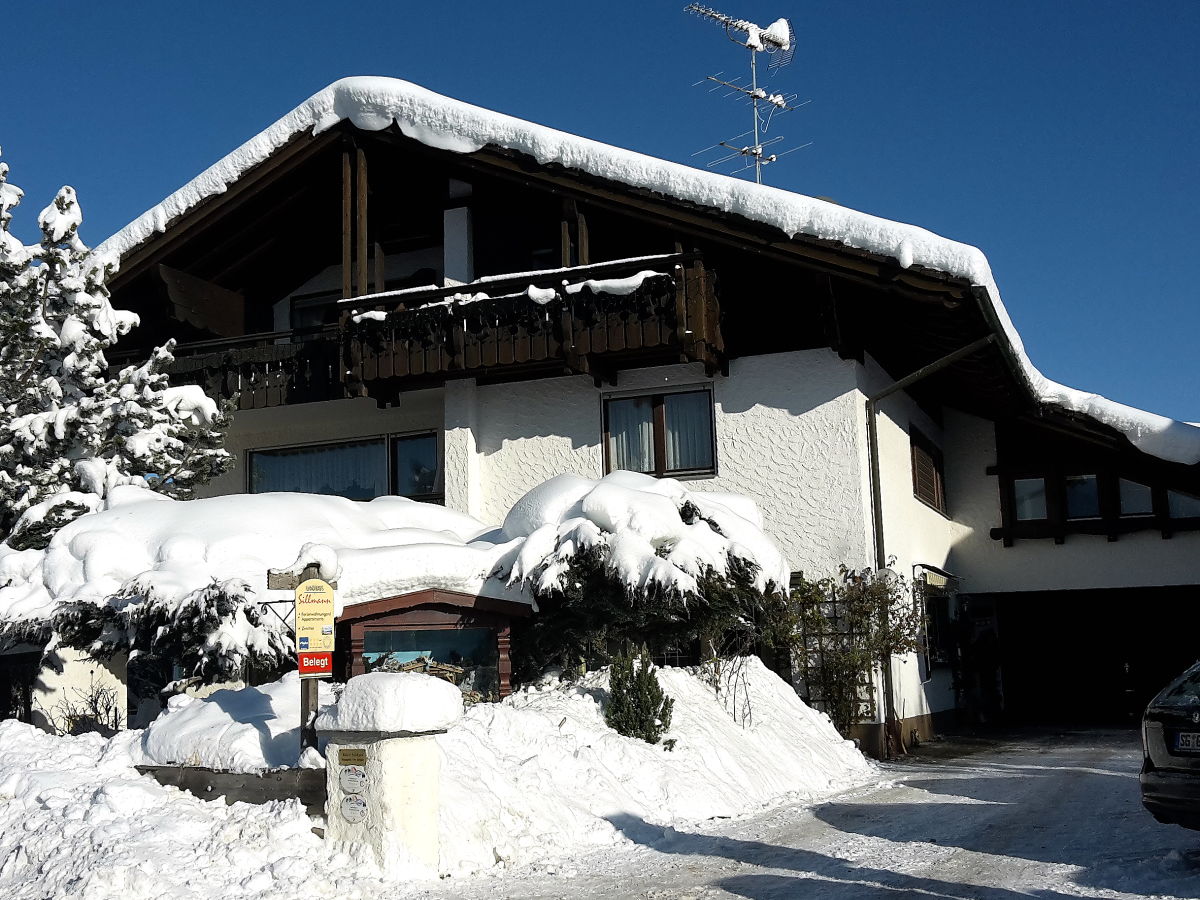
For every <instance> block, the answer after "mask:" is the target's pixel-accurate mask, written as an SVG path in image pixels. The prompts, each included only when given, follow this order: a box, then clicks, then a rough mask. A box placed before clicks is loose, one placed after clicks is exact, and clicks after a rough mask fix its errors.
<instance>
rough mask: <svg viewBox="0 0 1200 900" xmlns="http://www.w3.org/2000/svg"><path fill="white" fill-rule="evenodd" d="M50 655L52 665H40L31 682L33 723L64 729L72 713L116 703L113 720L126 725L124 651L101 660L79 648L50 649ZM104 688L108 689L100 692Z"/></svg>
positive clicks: (120, 724)
mask: <svg viewBox="0 0 1200 900" xmlns="http://www.w3.org/2000/svg"><path fill="white" fill-rule="evenodd" d="M53 656H54V663H55V665H54V666H52V667H48V668H43V669H42V670H41V671H40V672H39V673H38V677H37V680H36V681H35V682H34V683H33V724H35V725H37V726H38V727H39V728H44V729H46V730H47V731H60V730H65V729H66V728H67V727H68V725H69V723H70V721H71V719H72V717H73V716H80V715H82V716H87V715H88V714H89V713H91V712H95V711H96V710H97V709H98V708H99V709H101V710H103V709H104V708H106V706H107V704H109V703H115V704H116V709H115V710H114V711H113V714H114V716H115V719H114V722H115V724H117V725H118V727H120V728H124V727H125V726H126V724H127V721H128V706H127V704H128V699H127V697H126V691H125V668H126V660H125V657H124V656H123V655H121V656H117V657H114V658H113V659H112V660H110V661H108V662H103V663H101V662H97V661H96V660H94V659H91V658H90V657H88V656H87V655H86V654H84V653H83V652H82V651H80V650H73V649H71V648H69V647H60V648H58V649H57V650H55V651H53ZM56 669H61V671H56ZM104 692H111V693H108V694H107V696H103V695H102V694H103V693H104ZM114 722H106V723H105V724H107V725H111V724H114Z"/></svg>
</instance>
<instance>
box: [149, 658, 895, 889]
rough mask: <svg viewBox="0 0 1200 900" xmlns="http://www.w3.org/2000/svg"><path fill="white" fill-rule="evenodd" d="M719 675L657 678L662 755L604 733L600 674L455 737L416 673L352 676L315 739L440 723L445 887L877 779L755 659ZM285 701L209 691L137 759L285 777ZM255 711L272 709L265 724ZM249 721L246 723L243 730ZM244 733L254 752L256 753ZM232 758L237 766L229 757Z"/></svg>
mask: <svg viewBox="0 0 1200 900" xmlns="http://www.w3.org/2000/svg"><path fill="white" fill-rule="evenodd" d="M724 666H725V669H724V671H723V673H722V675H721V676H720V677H719V678H717V677H713V676H712V675H711V673H709V672H708V671H707V670H705V669H671V668H667V669H659V670H658V676H659V681H660V683H661V684H662V687H663V690H664V691H665V692H666V693H667V694H668V695H670V696H671V697H673V698H674V699H675V708H674V712H673V714H672V721H671V730H670V731H669V732H668V734H667V735H666V740H670V741H674V745H673V749H670V750H668V749H666V747H665V746H664V745H663V744H657V745H651V744H647V743H645V742H644V741H641V740H638V739H636V738H627V737H623V736H621V735H619V734H617V733H616V732H615V731H613V730H612V729H610V728H609V727H608V726H607V725H606V724H605V722H604V713H603V704H604V703H605V702H606V700H607V696H608V675H607V672H606V671H600V672H592V673H589V674H587V675H585V676H584V677H583V678H582V679H580V680H579V681H578V682H575V683H568V682H560V681H558V680H556V679H547V680H546V681H545V682H544V683H542V684H540V685H538V686H535V687H531V688H528V689H526V690H523V691H521V692H519V693H517V694H514V695H513V696H511V697H509V698H507V699H506V700H504V701H503V702H501V703H481V704H477V705H475V706H473V707H471V708H470V709H469V710H468V711H467V712H466V713H465V714H463V715H462V717H461V720H460V721H458V722H457V724H452V723H451V721H450V718H451V717H450V715H449V713H451V712H453V713H454V714H455V715H457V714H460V712H461V699H459V697H458V692H457V690H456V689H454V688H453V687H452V686H450V685H448V684H446V683H445V682H440V681H439V680H437V679H435V678H433V677H432V676H429V675H418V674H411V673H410V674H405V675H381V674H379V673H375V674H369V675H360V676H357V677H355V678H352V679H351V680H350V681H349V682H348V683H347V686H346V689H345V692H344V693H343V696H342V699H341V702H340V703H339V704H338V706H337V707H334V708H332V709H331V708H326V709H324V710H323V711H322V714H321V716H320V718H319V719H318V722H317V725H318V729H319V730H322V729H326V728H336V729H339V730H373V729H374V728H376V727H378V726H381V725H382V726H384V730H424V729H412V728H407V729H406V728H405V726H406V725H411V724H426V725H431V724H432V722H433V720H432V719H429V720H425V721H423V722H421V723H417V722H415V721H414V720H413V719H411V718H409V716H410V715H411V714H412V709H413V708H414V707H418V708H420V709H421V710H422V712H424V711H426V710H431V709H433V708H434V707H436V708H437V710H438V711H439V712H445V713H447V715H446V717H445V718H444V719H443V720H442V721H443V722H444V724H445V726H449V730H448V731H447V732H446V733H444V734H440V735H437V736H436V738H435V740H436V741H437V743H438V745H439V747H440V748H441V750H442V753H443V754H444V757H443V766H442V785H441V790H442V813H441V819H440V822H439V828H440V829H441V834H442V864H441V868H442V871H443V872H451V873H464V872H470V871H478V870H482V869H487V868H490V867H492V866H494V865H495V864H496V862H497V861H502V862H504V863H505V864H509V865H524V864H528V863H532V862H538V861H542V860H547V859H552V858H555V857H559V856H562V855H565V854H569V853H572V852H575V851H577V850H578V849H579V848H580V847H583V846H597V845H609V844H619V843H622V842H623V841H624V840H625V838H624V837H623V836H622V834H621V832H620V830H619V829H618V828H617V827H616V826H615V825H614V822H617V821H620V817H625V818H626V819H627V818H628V817H630V816H633V817H637V818H639V819H642V820H644V821H646V822H649V823H651V824H655V825H663V826H685V825H687V824H688V823H693V822H698V821H701V820H704V819H710V818H713V817H717V816H738V815H741V814H744V813H748V812H751V811H753V810H756V809H759V808H761V807H764V806H767V805H771V804H775V803H779V802H781V801H783V800H784V799H793V800H795V799H799V800H811V799H815V798H818V797H821V796H823V795H826V794H828V793H830V792H832V791H835V790H838V789H841V788H844V787H846V786H849V785H851V784H855V783H858V782H861V781H863V780H864V779H866V778H868V777H870V776H871V775H872V774H873V773H874V769H873V768H872V766H871V764H869V763H868V762H867V761H866V760H865V759H864V758H863V756H862V754H860V753H859V752H858V751H857V750H856V749H855V748H854V746H853V745H852V744H851V743H850V742H849V741H845V740H843V739H842V738H841V737H840V736H839V735H838V734H837V732H836V731H835V730H834V728H833V726H832V725H831V724H830V722H829V719H828V718H827V717H826V716H824V715H823V714H822V713H818V712H816V711H814V710H812V709H810V708H809V707H808V706H806V705H805V704H804V703H803V701H801V700H800V698H799V697H798V696H797V695H796V692H795V691H794V690H793V689H792V688H791V687H790V686H788V685H787V684H785V683H784V682H783V681H782V680H780V678H779V677H778V676H776V675H775V674H774V673H773V672H771V671H770V670H768V669H767V668H766V667H765V666H764V665H763V664H762V663H761V662H760V661H759V660H758V659H757V658H754V657H750V658H747V659H743V660H734V661H731V662H726V663H724ZM714 682H716V683H717V684H719V685H720V686H721V691H720V692H719V693H718V691H717V690H716V689H715V688H714V686H713V683H714ZM381 686H382V687H381ZM447 689H448V690H447ZM443 694H444V697H443ZM223 695H225V696H223ZM229 695H232V696H229ZM237 695H244V697H245V699H244V700H241V699H237ZM288 695H291V696H292V697H297V698H298V696H299V688H298V686H297V685H296V682H295V679H294V677H292V678H290V679H284V680H283V681H282V682H279V683H277V684H275V685H267V686H265V687H263V688H248V689H246V690H243V691H218V692H217V693H215V694H213V695H212V696H211V697H209V698H207V699H205V700H197V701H192V702H190V703H187V704H184V705H183V706H182V707H181V712H187V711H189V710H192V709H193V708H194V707H203V708H205V709H204V711H203V712H202V713H192V714H191V715H190V716H185V715H182V714H181V712H175V711H169V712H168V714H167V715H166V716H165V717H164V718H163V719H162V720H160V721H158V722H155V723H154V725H152V726H151V727H150V729H148V730H147V732H146V734H145V736H144V737H143V738H142V739H141V741H140V751H141V752H142V753H144V754H145V757H146V758H147V759H150V760H152V761H155V762H158V763H168V762H177V761H182V760H189V759H190V760H195V761H197V762H198V763H199V764H201V765H206V766H212V767H222V768H232V769H235V770H237V771H259V770H262V769H266V768H270V767H272V766H275V765H278V764H279V762H280V760H282V759H285V758H288V757H290V759H288V762H289V763H290V764H295V762H296V757H297V754H298V752H299V740H298V734H297V729H298V727H299V709H298V700H297V701H290V700H289V701H287V702H279V700H278V699H275V698H280V697H283V698H286V697H287V696H288ZM413 697H417V698H418V699H417V702H416V703H415V704H412V703H410V701H411V700H412V698H413ZM452 697H453V702H451V698H452ZM264 698H271V700H270V704H271V705H270V713H269V714H268V713H267V702H265V699H264ZM431 698H434V699H432V700H431ZM244 716H249V717H250V718H251V721H250V722H249V723H247V722H242V721H239V719H238V717H244ZM272 717H273V718H272ZM363 725H370V729H362V728H360V726H363ZM250 726H252V727H253V729H254V730H257V732H258V736H259V738H260V740H257V741H256V740H253V739H252V734H251V731H250ZM443 727H444V726H443ZM230 735H236V736H238V737H236V738H234V737H228V736H230ZM235 743H236V744H237V751H238V752H237V753H236V754H234V753H231V752H230V749H229V748H231V747H232V746H233V745H234V744H235ZM164 748H170V749H169V750H164ZM256 752H257V756H256V755H255V754H256Z"/></svg>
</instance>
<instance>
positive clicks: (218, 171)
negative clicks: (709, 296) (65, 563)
mask: <svg viewBox="0 0 1200 900" xmlns="http://www.w3.org/2000/svg"><path fill="white" fill-rule="evenodd" d="M342 123H348V124H349V125H350V126H352V127H354V128H356V129H359V130H361V131H365V132H383V131H387V130H393V131H398V132H399V133H400V134H402V135H404V136H405V137H407V138H409V139H411V140H412V141H415V142H418V143H419V144H421V145H424V146H426V147H429V148H431V149H433V150H435V151H442V152H446V153H452V154H458V155H461V156H462V158H464V159H467V158H471V159H476V158H477V159H486V160H487V162H488V163H489V164H492V165H505V164H507V165H510V166H513V167H517V168H520V169H521V170H522V171H524V172H526V173H527V174H537V173H538V171H539V170H540V172H541V174H543V175H550V176H552V175H553V174H554V173H556V172H563V173H567V174H569V175H571V176H574V177H583V178H586V179H590V180H592V181H593V182H594V183H595V184H597V186H603V185H615V186H620V188H621V197H622V200H621V202H627V201H628V197H629V196H630V195H631V194H634V195H640V196H643V197H646V198H651V199H652V200H653V201H654V202H657V203H660V204H666V205H669V206H672V207H673V208H674V209H675V210H676V211H677V214H678V215H683V216H687V217H690V218H691V220H692V224H694V225H696V226H697V227H708V228H711V229H713V230H727V229H729V228H730V227H738V226H740V227H741V228H743V229H745V230H746V231H747V232H748V233H750V234H755V233H757V240H758V242H759V243H761V245H762V248H763V249H766V250H772V249H781V248H788V249H793V250H794V249H800V250H801V251H802V252H803V254H804V255H805V256H806V257H807V258H808V259H810V260H813V261H815V262H817V263H820V262H822V261H824V262H825V263H827V264H829V265H832V266H835V267H837V268H838V269H839V270H847V269H851V270H852V269H853V268H854V267H855V265H856V264H857V265H860V266H862V265H867V266H869V267H870V268H871V269H872V270H873V271H872V277H874V278H879V277H881V276H886V277H887V278H890V279H892V280H895V281H899V282H902V283H907V284H908V285H909V286H910V287H913V288H916V289H918V290H920V289H922V288H924V287H931V288H932V287H936V286H937V285H941V286H943V287H944V288H949V289H951V290H953V291H955V292H963V293H964V295H969V297H970V301H971V302H973V303H975V304H977V306H978V308H979V312H980V313H981V315H982V316H983V319H984V320H985V321H986V322H987V324H988V327H989V328H990V329H991V331H992V333H994V334H995V335H996V337H997V343H998V345H999V348H1000V350H1001V352H1002V354H1003V357H1004V359H1005V362H1006V366H1007V368H1008V369H1009V371H1010V373H1011V375H1012V376H1013V377H1014V378H1015V379H1016V381H1017V383H1018V384H1019V385H1020V386H1021V387H1022V388H1023V390H1024V392H1025V393H1026V394H1027V395H1028V399H1029V401H1030V402H1032V404H1033V405H1034V406H1035V407H1036V408H1037V409H1040V410H1042V411H1046V412H1049V413H1052V414H1055V415H1061V416H1065V417H1066V418H1068V419H1074V420H1090V421H1091V422H1093V423H1097V424H1098V425H1100V426H1101V427H1102V429H1104V430H1112V431H1114V432H1116V434H1118V435H1120V436H1122V437H1123V438H1125V439H1127V440H1128V441H1129V442H1130V443H1131V444H1132V445H1133V446H1134V447H1136V448H1137V449H1138V450H1140V451H1142V452H1144V453H1147V454H1150V455H1152V456H1155V457H1158V458H1160V459H1163V460H1166V461H1168V462H1174V463H1180V464H1184V465H1195V464H1197V463H1200V428H1197V427H1194V426H1192V425H1189V424H1187V423H1183V422H1178V421H1175V420H1172V419H1169V418H1166V417H1164V416H1159V415H1155V414H1153V413H1149V412H1145V411H1143V410H1139V409H1135V408H1133V407H1129V406H1126V405H1124V404H1120V403H1117V402H1115V401H1112V400H1108V399H1107V398H1104V397H1100V396H1098V395H1096V394H1092V393H1087V392H1084V391H1079V390H1076V389H1073V388H1069V387H1066V386H1064V385H1061V384H1058V383H1056V382H1054V381H1052V380H1050V379H1048V378H1047V377H1046V376H1044V375H1043V374H1042V373H1041V372H1040V371H1039V370H1038V369H1037V367H1036V366H1034V365H1033V363H1032V361H1031V360H1030V359H1029V357H1028V355H1027V354H1026V352H1025V349H1024V345H1023V343H1022V341H1021V338H1020V335H1019V334H1018V333H1017V331H1016V328H1015V327H1014V326H1013V323H1012V320H1011V318H1010V317H1009V315H1008V312H1007V310H1006V309H1005V307H1004V304H1003V302H1002V301H1001V297H1000V292H999V289H998V288H997V286H996V282H995V279H994V278H993V276H992V272H991V269H990V267H989V265H988V261H987V258H986V257H985V256H984V254H983V253H982V252H981V251H980V250H979V249H977V248H975V247H972V246H969V245H967V244H962V243H959V242H957V241H952V240H948V239H946V238H943V237H940V236H939V235H936V234H933V233H932V232H930V231H927V230H925V229H922V228H918V227H916V226H914V225H907V224H903V223H899V222H893V221H890V220H887V219H883V218H879V217H877V216H872V215H869V214H867V213H862V212H858V211H856V210H852V209H848V208H846V207H843V206H839V205H837V204H834V203H830V202H827V201H823V200H818V199H815V198H812V197H807V196H804V195H801V194H796V193H792V192H790V191H784V190H780V189H778V188H772V187H768V186H764V185H758V184H754V183H751V182H747V181H742V180H739V179H735V178H730V177H727V176H723V175H717V174H714V173H712V172H707V171H701V170H697V169H693V168H690V167H688V166H684V165H680V164H678V163H672V162H668V161H665V160H661V159H657V158H655V157H651V156H646V155H644V154H640V153H636V152H634V151H631V150H625V149H622V148H619V147H614V146H611V145H608V144H603V143H600V142H598V141H593V140H589V139H586V138H581V137H578V136H576V135H572V134H567V133H565V132H561V131H556V130H554V129H551V128H547V127H545V126H541V125H537V124H534V123H531V122H526V121H524V120H521V119H517V118H514V117H511V116H506V115H503V114H500V113H495V112H492V111H490V110H486V109H482V108H480V107H477V106H473V105H471V104H468V103H464V102H462V101H459V100H454V99H452V98H449V97H445V96H442V95H440V94H436V93H434V92H432V91H429V90H426V89H425V88H422V87H419V86H417V85H414V84H411V83H409V82H405V81H400V80H397V79H392V78H380V77H355V78H345V79H342V80H340V81H337V82H334V83H333V84H331V85H330V86H329V87H327V88H325V89H324V90H322V91H320V92H318V93H317V94H314V95H313V96H312V97H310V98H309V99H308V100H306V101H305V102H304V103H302V104H300V105H299V106H298V107H296V108H295V109H294V110H292V111H291V112H290V113H288V114H287V115H285V116H284V117H282V118H281V119H279V120H278V121H276V122H275V123H274V124H272V125H271V126H269V127H268V128H267V129H266V130H264V131H263V132H261V133H260V134H258V135H256V136H254V137H253V138H251V139H250V140H249V141H247V142H246V143H244V144H243V145H242V146H241V147H238V148H237V149H236V150H234V151H233V152H232V153H230V154H229V155H227V156H226V157H225V158H223V159H222V160H220V161H218V162H217V163H216V164H214V165H213V166H211V167H210V168H208V169H207V170H205V171H204V172H202V173H201V174H200V175H199V176H197V177H196V178H195V179H193V180H192V181H190V182H188V184H186V185H184V186H183V187H182V188H180V189H179V190H178V191H176V192H175V193H173V194H171V195H170V196H169V197H167V198H166V199H165V200H164V201H163V202H162V203H160V204H158V205H157V206H155V207H153V208H152V209H150V210H147V211H146V212H145V213H143V214H142V215H141V216H139V217H138V218H137V219H135V220H134V221H133V222H131V223H130V224H129V225H127V226H126V227H125V228H123V229H122V230H121V231H119V232H117V233H116V234H115V235H113V236H112V237H110V238H109V239H108V240H107V241H105V242H104V243H103V244H102V245H101V246H100V247H99V248H97V249H98V250H100V251H103V252H108V253H111V254H115V255H117V256H119V257H121V258H122V260H123V262H124V263H125V264H135V263H136V261H137V259H138V257H139V256H145V255H146V253H147V251H148V249H149V248H150V247H151V246H152V245H153V244H154V243H155V242H156V235H160V234H163V233H164V232H175V231H177V230H179V229H180V228H181V227H182V226H184V225H185V224H186V222H185V220H186V219H187V218H188V217H189V216H190V215H191V214H192V213H194V212H196V211H199V210H202V209H203V208H205V207H206V206H208V205H210V204H212V203H214V202H218V201H219V200H220V198H222V197H228V196H230V194H231V193H232V192H236V191H239V190H242V189H244V187H243V186H244V185H245V186H249V185H250V183H251V180H252V179H247V176H248V175H250V174H251V173H252V172H254V171H255V170H256V169H258V168H259V167H261V166H262V165H263V164H264V163H267V162H268V161H269V160H274V161H278V160H280V159H281V158H284V157H286V156H288V155H289V154H291V155H300V154H303V153H305V152H311V147H313V146H314V145H315V141H314V138H316V139H319V138H320V136H323V135H329V134H330V132H331V131H332V130H333V129H334V128H335V127H336V126H339V125H341V124H342ZM302 137H306V138H308V139H307V140H298V139H300V138H302ZM530 161H532V162H533V163H534V164H535V165H534V166H533V167H531V166H530V165H529V162H530Z"/></svg>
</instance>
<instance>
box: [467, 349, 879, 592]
mask: <svg viewBox="0 0 1200 900" xmlns="http://www.w3.org/2000/svg"><path fill="white" fill-rule="evenodd" d="M854 370H855V364H854V363H852V362H845V361H843V360H840V359H839V358H838V357H837V356H836V355H835V354H834V353H832V352H830V351H828V350H812V351H804V352H796V353H780V354H771V355H767V356H754V357H748V358H744V359H737V360H734V361H733V362H732V363H731V367H730V373H729V376H728V377H727V378H726V377H721V376H717V377H716V378H709V377H707V376H705V374H704V371H703V368H702V367H701V366H699V365H676V366H660V367H655V368H650V369H637V370H633V371H629V372H622V373H621V376H620V382H619V384H618V385H617V386H616V387H615V388H613V387H607V386H606V387H605V388H602V389H598V388H596V387H595V386H594V385H593V383H592V380H591V379H590V378H588V377H586V376H574V377H564V378H555V379H541V380H537V381H529V382H520V383H516V384H511V383H510V384H502V385H488V386H483V387H480V388H478V391H477V404H478V422H479V434H478V438H477V447H478V452H479V453H480V455H481V458H482V459H481V464H480V468H479V471H480V478H481V480H482V482H483V486H484V496H483V504H482V510H483V518H484V519H485V520H487V521H494V522H498V521H500V520H501V519H502V518H503V516H504V514H505V513H506V512H507V510H508V509H509V507H510V506H511V505H512V503H513V502H514V501H516V500H517V499H518V498H519V497H520V496H521V495H522V494H524V493H525V492H526V491H528V490H529V489H530V488H532V487H534V486H535V485H537V484H540V483H541V482H542V481H545V480H546V479H547V478H551V477H553V476H554V475H558V474H560V473H563V472H571V473H575V474H579V475H584V476H587V477H590V478H598V477H600V476H601V475H602V474H603V468H604V455H603V449H602V447H601V443H600V441H601V434H602V430H603V399H604V397H606V396H619V395H622V394H626V393H636V392H639V391H651V390H663V389H679V388H686V387H689V386H710V387H711V388H712V390H713V394H714V404H715V424H716V438H717V475H716V477H707V478H696V479H692V480H690V481H689V482H688V487H689V488H691V489H693V490H700V491H703V490H713V491H731V492H736V493H741V494H746V495H747V496H749V497H752V498H753V499H754V500H755V501H756V502H757V503H758V505H759V507H760V509H762V511H763V516H764V519H765V522H766V527H767V530H768V532H769V533H770V534H771V535H772V536H773V537H774V538H775V539H776V540H777V541H779V543H780V544H781V545H782V547H783V549H784V552H785V553H786V554H787V556H788V558H789V560H790V561H791V564H792V567H793V569H796V570H803V571H805V572H808V573H809V574H810V575H813V576H824V575H828V574H832V573H833V572H835V571H836V569H837V566H838V564H839V563H841V562H843V561H846V562H848V563H850V564H853V565H863V564H865V563H866V561H867V553H868V552H869V540H868V532H867V530H866V525H865V523H864V518H863V510H864V509H865V507H864V504H865V503H866V502H867V501H866V495H865V494H864V484H865V481H864V477H865V476H864V472H863V468H862V467H863V454H862V452H861V447H860V446H859V444H858V442H859V441H860V439H861V436H860V434H859V429H858V428H857V425H856V419H855V408H856V406H855V397H856V394H857V391H856V382H855V371H854ZM449 396H450V395H449V394H447V398H449ZM449 417H450V414H449V413H447V418H448V420H449ZM457 465H458V464H457V463H456V466H457ZM848 510H850V511H853V512H852V514H850V515H848V514H847V511H848Z"/></svg>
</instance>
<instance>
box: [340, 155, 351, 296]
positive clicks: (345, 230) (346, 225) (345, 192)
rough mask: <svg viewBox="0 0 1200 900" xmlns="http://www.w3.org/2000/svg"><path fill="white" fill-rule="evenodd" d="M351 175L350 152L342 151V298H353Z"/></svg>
mask: <svg viewBox="0 0 1200 900" xmlns="http://www.w3.org/2000/svg"><path fill="white" fill-rule="evenodd" d="M352 177H353V176H352V174H351V171H350V150H349V149H346V150H343V151H342V297H343V299H344V298H346V297H353V296H354V291H353V284H352V283H351V273H352V272H353V266H354V259H353V256H352V253H351V249H352V247H353V235H352V233H351V230H350V228H351V225H350V220H351V218H352V215H353V205H354V192H353V189H352V187H351V181H352Z"/></svg>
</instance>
